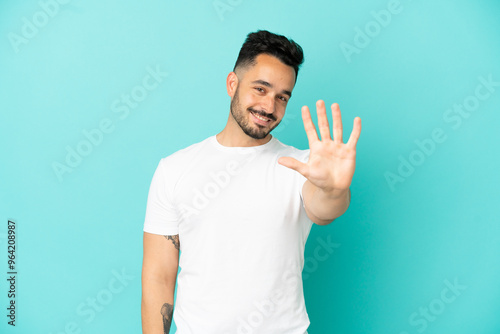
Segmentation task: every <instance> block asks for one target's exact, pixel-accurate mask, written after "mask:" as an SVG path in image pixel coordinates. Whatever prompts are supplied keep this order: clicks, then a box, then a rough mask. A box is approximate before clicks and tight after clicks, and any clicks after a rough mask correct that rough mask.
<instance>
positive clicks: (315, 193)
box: [302, 181, 351, 225]
mask: <svg viewBox="0 0 500 334" xmlns="http://www.w3.org/2000/svg"><path fill="white" fill-rule="evenodd" d="M302 196H303V198H304V206H305V209H306V213H307V216H308V217H309V219H311V220H312V221H313V222H314V223H316V224H318V225H328V224H330V223H331V222H333V221H334V220H335V218H337V217H340V216H342V215H343V214H344V212H346V211H347V208H348V207H349V204H350V202H351V189H347V190H338V191H333V192H332V193H329V194H328V193H325V192H324V191H323V190H321V188H318V187H316V186H315V185H314V184H312V183H311V182H309V181H306V182H304V186H303V187H302Z"/></svg>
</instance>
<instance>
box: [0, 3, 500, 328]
mask: <svg viewBox="0 0 500 334" xmlns="http://www.w3.org/2000/svg"><path fill="white" fill-rule="evenodd" d="M499 17H500V4H499V3H498V2H497V1H494V0H479V1H465V0H454V1H451V0H446V1H441V2H435V1H429V0H413V1H411V0H400V1H394V0H390V1H387V0H382V1H379V0H377V1H364V2H361V1H356V2H350V1H345V0H342V1H326V0H325V1H308V2H305V1H272V2H270V1H261V0H260V1H248V0H220V1H213V0H206V1H194V0H183V1H157V0H154V1H148V2H139V1H105V2H102V1H95V0H90V1H80V0H74V1H68V0H65V1H62V0H61V1H60V2H57V1H56V0H41V1H38V2H37V1H33V0H29V1H22V2H7V1H3V2H2V3H1V4H0V36H1V38H0V71H1V72H0V110H1V111H0V112H1V118H0V133H1V136H2V140H1V143H0V154H1V159H2V162H1V164H0V186H1V188H0V189H1V190H0V196H1V198H0V200H1V202H0V213H1V214H0V216H1V227H0V250H1V251H2V252H3V254H0V258H1V259H2V260H1V261H2V262H3V264H2V265H1V267H2V268H4V269H3V272H2V277H4V278H2V279H1V280H0V281H1V282H2V283H1V285H0V289H1V291H0V295H1V296H2V298H0V302H1V303H2V304H1V309H2V310H3V311H2V314H0V315H1V318H2V319H3V320H2V322H1V324H0V331H1V332H2V333H43V334H49V333H53V334H56V333H58V334H59V333H140V332H141V318H140V301H141V279H140V275H141V265H142V233H143V232H142V228H143V222H144V214H145V208H146V200H147V192H148V189H149V185H150V182H151V178H152V176H153V173H154V170H155V168H156V166H157V164H158V162H159V160H160V159H161V158H162V157H165V156H167V155H169V154H171V153H173V152H175V151H177V150H178V149H180V148H184V147H186V146H189V145H191V144H193V143H195V142H199V141H201V140H203V139H205V138H206V137H208V136H211V135H213V134H216V133H218V132H220V131H221V130H222V128H223V127H224V125H225V122H226V120H227V116H228V112H229V97H228V96H227V93H226V90H225V79H226V76H227V74H228V73H229V72H230V71H231V70H232V68H233V65H234V62H235V60H236V57H237V54H238V52H239V48H240V46H241V44H242V43H243V41H244V39H245V37H246V35H247V34H248V33H249V32H252V31H255V30H258V29H267V30H270V31H272V32H276V33H279V34H283V35H286V36H287V37H291V38H293V39H294V40H295V41H296V42H298V43H299V44H300V45H301V46H302V47H303V49H304V52H305V63H304V65H303V67H302V68H301V71H300V73H299V76H298V81H297V85H296V86H295V89H294V92H293V98H292V99H291V101H290V103H289V105H288V108H287V112H286V116H285V119H284V120H283V122H282V124H281V125H280V126H279V127H278V128H277V129H276V130H275V131H274V132H273V133H274V135H275V136H276V137H278V139H280V140H281V141H282V142H284V143H286V144H289V145H293V146H296V147H298V148H301V149H307V148H308V143H307V138H306V135H305V132H304V130H303V125H302V120H301V117H300V108H301V106H302V105H309V106H310V107H313V106H314V103H315V102H316V100H318V99H324V100H325V102H326V103H327V104H328V105H329V104H331V103H333V102H338V103H339V104H340V108H341V111H342V117H343V123H344V140H345V141H346V140H347V139H348V136H349V134H350V132H351V129H352V122H353V119H354V117H356V116H359V117H361V119H362V126H363V129H362V132H361V137H360V140H359V142H358V146H357V167H356V173H355V175H354V179H353V183H352V186H351V190H352V202H351V205H350V207H349V209H348V211H347V212H346V213H345V214H344V215H343V216H342V217H340V218H338V219H337V220H336V221H335V222H334V223H332V224H330V225H328V226H313V229H312V231H311V234H310V236H309V239H308V242H307V245H306V252H305V253H306V254H305V256H306V268H305V270H304V277H303V281H304V291H305V298H306V305H307V310H308V314H309V317H310V320H311V326H310V328H309V333H310V334H322V333H338V334H392V333H394V334H414V333H426V334H432V333H439V334H442V333H455V334H469V333H480V334H498V333H500V321H499V320H498V314H499V311H500V285H499V284H498V282H499V281H500V270H499V268H500V256H499V254H500V253H499V252H500V218H499V217H498V214H499V210H498V205H499V204H498V203H499V200H500V193H499V185H500V182H499V181H500V177H499V174H498V170H499V165H500V154H499V153H500V150H499V148H498V142H499V140H500V135H499V132H498V127H499V125H500V122H499V121H500V116H499V115H500V61H499V59H500V20H499V19H498V18H499ZM151 73H154V74H151ZM148 75H149V77H148ZM145 78H149V79H146V81H145ZM151 78H155V80H151ZM313 110H314V109H313ZM96 129H98V130H96ZM8 219H13V220H15V221H16V223H17V230H16V232H17V233H16V236H17V239H16V241H17V248H16V250H17V254H16V270H17V272H18V274H17V281H16V292H17V294H16V299H15V301H16V326H15V327H12V326H9V325H8V324H7V321H8V320H9V319H8V318H7V317H6V315H7V312H8V311H7V310H6V308H7V307H8V303H9V301H10V299H9V298H8V297H7V291H8V290H9V286H8V285H7V280H6V278H7V276H8V275H7V271H8V269H7V260H8V258H7V255H8V254H7V240H8V239H7V238H8V236H7V220H8ZM328 240H330V242H331V243H334V244H335V247H333V248H331V249H330V250H331V252H330V253H328V254H329V256H328V257H327V258H326V259H325V258H323V257H322V258H318V256H317V254H318V253H317V252H315V250H316V249H317V248H318V247H323V246H322V245H323V244H324V242H326V241H328ZM321 254H323V252H322V253H321Z"/></svg>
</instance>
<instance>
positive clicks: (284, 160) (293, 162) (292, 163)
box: [278, 157, 307, 176]
mask: <svg viewBox="0 0 500 334" xmlns="http://www.w3.org/2000/svg"><path fill="white" fill-rule="evenodd" d="M278 163H279V164H280V165H283V166H285V167H288V168H290V169H293V170H295V171H297V172H299V173H300V174H302V175H304V173H305V170H306V168H307V164H305V163H303V162H300V161H298V160H297V159H295V158H291V157H281V158H279V159H278ZM304 176H305V175H304Z"/></svg>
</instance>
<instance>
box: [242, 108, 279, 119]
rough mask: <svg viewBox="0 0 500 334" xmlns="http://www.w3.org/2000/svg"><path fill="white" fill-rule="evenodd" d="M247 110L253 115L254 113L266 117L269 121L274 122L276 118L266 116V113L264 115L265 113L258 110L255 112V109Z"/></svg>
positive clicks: (270, 115) (269, 115)
mask: <svg viewBox="0 0 500 334" xmlns="http://www.w3.org/2000/svg"><path fill="white" fill-rule="evenodd" d="M248 110H249V111H251V112H253V113H255V114H257V115H260V116H264V117H267V118H269V119H270V120H272V121H275V120H276V117H274V115H273V114H268V113H265V112H263V111H260V110H255V109H253V108H251V107H250V108H248Z"/></svg>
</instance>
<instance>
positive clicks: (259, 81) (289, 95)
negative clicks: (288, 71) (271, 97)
mask: <svg viewBox="0 0 500 334" xmlns="http://www.w3.org/2000/svg"><path fill="white" fill-rule="evenodd" d="M252 84H260V85H262V86H266V87H269V88H273V85H271V84H270V83H269V82H267V81H264V80H255V81H252ZM281 93H282V94H286V95H288V97H289V98H291V97H292V92H290V91H289V90H286V89H284V90H282V91H281Z"/></svg>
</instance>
